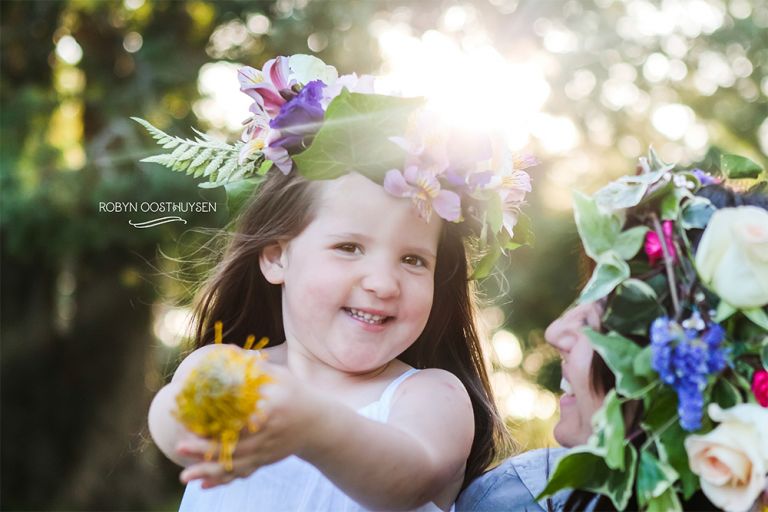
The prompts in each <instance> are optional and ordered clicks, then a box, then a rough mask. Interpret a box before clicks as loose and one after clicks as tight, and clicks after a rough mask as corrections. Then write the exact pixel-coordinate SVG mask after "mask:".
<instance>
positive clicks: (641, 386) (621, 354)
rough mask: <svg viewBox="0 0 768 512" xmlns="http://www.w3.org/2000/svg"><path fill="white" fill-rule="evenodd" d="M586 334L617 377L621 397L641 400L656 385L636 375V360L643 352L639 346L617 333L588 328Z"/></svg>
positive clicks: (617, 388) (617, 386)
mask: <svg viewBox="0 0 768 512" xmlns="http://www.w3.org/2000/svg"><path fill="white" fill-rule="evenodd" d="M584 334H586V335H587V338H589V341H590V342H591V343H592V346H593V347H594V349H595V351H597V353H598V354H600V356H601V357H602V358H603V360H604V361H605V364H607V365H608V368H610V369H611V371H612V372H613V374H614V375H615V376H616V390H617V391H618V392H619V394H620V395H621V396H625V397H627V398H639V397H641V396H643V393H645V392H646V391H647V390H648V389H650V388H651V387H652V386H653V385H654V382H653V381H649V380H648V379H647V378H646V377H643V376H642V375H637V374H635V359H636V358H637V357H638V356H639V355H640V351H641V350H642V348H641V347H640V346H639V345H638V344H636V343H635V342H633V341H632V340H628V339H627V338H625V337H624V336H622V335H620V334H618V333H615V332H611V333H609V334H602V333H599V332H596V331H593V330H592V329H589V328H586V329H584Z"/></svg>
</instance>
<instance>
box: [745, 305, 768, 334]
mask: <svg viewBox="0 0 768 512" xmlns="http://www.w3.org/2000/svg"><path fill="white" fill-rule="evenodd" d="M742 313H744V316H746V317H747V318H749V319H750V320H752V322H754V323H755V324H756V325H758V326H760V327H762V328H763V329H765V330H766V331H768V314H766V312H765V310H764V309H763V308H751V309H744V310H742Z"/></svg>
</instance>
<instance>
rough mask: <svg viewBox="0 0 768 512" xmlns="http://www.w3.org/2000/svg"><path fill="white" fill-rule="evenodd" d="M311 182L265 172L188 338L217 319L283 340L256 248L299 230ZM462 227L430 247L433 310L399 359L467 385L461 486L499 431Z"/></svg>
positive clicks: (310, 200) (202, 335)
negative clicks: (466, 448) (469, 414)
mask: <svg viewBox="0 0 768 512" xmlns="http://www.w3.org/2000/svg"><path fill="white" fill-rule="evenodd" d="M317 196H318V194H317V182H311V181H308V180H306V179H304V178H302V177H300V176H298V175H297V174H296V173H291V174H289V175H287V176H285V175H283V174H282V173H279V172H271V173H269V175H268V177H267V178H266V180H265V182H264V183H263V185H262V186H261V188H260V190H259V191H258V192H257V193H256V194H255V195H254V197H253V198H252V199H251V201H250V203H249V204H248V205H247V206H246V208H245V209H244V211H243V213H242V214H241V215H240V216H239V218H238V219H237V220H236V221H235V228H234V233H233V234H232V235H231V239H230V240H229V242H228V245H227V247H226V248H225V250H224V254H223V256H222V259H221V261H220V262H219V263H218V264H217V265H216V267H215V268H214V270H213V273H212V274H211V276H210V277H209V279H208V280H207V281H206V282H205V283H204V285H203V287H202V288H201V290H200V292H199V293H198V296H197V298H196V300H195V309H194V313H195V345H196V347H200V346H203V345H207V344H209V343H212V342H213V336H214V328H213V325H214V323H215V322H216V321H222V322H223V324H224V329H225V330H224V340H226V341H228V342H230V343H237V344H242V343H243V342H244V341H245V339H246V338H247V336H248V335H250V334H254V335H256V336H258V337H260V336H267V337H268V338H269V340H270V343H269V346H275V345H278V344H280V343H283V341H284V340H285V332H284V330H283V313H282V303H281V294H282V291H281V287H280V286H278V285H273V284H271V283H269V282H268V281H267V280H266V279H265V278H264V276H263V275H262V273H261V269H260V267H259V255H260V254H261V251H262V250H264V249H265V248H266V247H268V246H269V245H271V244H273V243H275V242H277V241H287V240H290V239H292V238H294V237H296V236H298V235H299V234H300V233H301V232H302V231H303V230H304V228H306V226H307V225H309V223H310V222H311V221H312V219H313V218H314V215H315V212H316V208H317ZM463 229H466V228H464V227H462V226H461V225H458V224H453V223H447V222H446V223H445V224H444V226H443V230H442V233H441V236H440V241H439V243H438V249H437V263H436V266H435V288H434V300H433V303H432V310H431V312H430V315H429V319H428V321H427V325H426V327H425V328H424V331H423V332H422V333H421V335H420V336H419V337H418V338H417V339H416V341H415V342H414V343H413V344H412V345H411V346H410V347H409V348H408V349H407V350H405V352H403V353H402V354H401V355H400V356H399V359H400V360H401V361H403V362H405V363H407V364H409V365H411V366H413V367H414V368H441V369H444V370H447V371H449V372H451V373H453V374H454V375H456V376H457V377H458V378H459V379H460V380H461V382H462V383H463V384H464V387H465V388H466V389H467V392H468V393H469V397H470V400H471V401H472V408H473V411H474V419H475V437H474V440H473V443H472V449H471V451H470V455H469V458H468V459H467V468H466V473H465V477H464V486H466V485H467V484H468V483H469V482H471V481H472V480H473V479H475V478H476V477H478V476H479V475H480V474H482V472H483V471H484V470H485V469H486V468H487V467H488V466H489V465H490V464H491V462H492V461H493V460H494V458H495V457H496V455H497V452H498V450H499V448H500V446H499V444H500V443H501V442H502V440H504V439H505V429H504V424H503V422H502V420H501V418H500V416H499V413H498V411H497V409H496V406H495V404H494V401H493V398H492V397H493V395H492V391H491V386H490V382H489V379H488V374H487V371H486V368H485V363H484V358H483V353H482V347H481V344H480V339H479V336H478V332H477V327H476V311H475V306H474V303H475V290H474V286H473V283H472V282H471V281H470V280H469V278H468V275H469V262H468V257H467V249H466V244H465V240H464V235H465V233H464V232H463V231H462V230H463Z"/></svg>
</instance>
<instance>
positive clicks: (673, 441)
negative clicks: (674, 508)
mask: <svg viewBox="0 0 768 512" xmlns="http://www.w3.org/2000/svg"><path fill="white" fill-rule="evenodd" d="M686 437H688V432H686V431H685V430H683V427H681V426H680V422H679V421H675V422H674V423H673V424H672V425H670V426H669V427H668V428H667V429H666V430H665V431H664V432H663V433H662V434H661V443H662V445H663V446H664V451H665V453H666V456H667V461H666V462H668V463H669V465H670V466H672V467H673V468H674V470H675V471H677V474H678V475H680V482H681V483H682V486H683V497H684V498H685V499H688V498H690V497H691V496H692V495H693V493H694V492H696V490H698V489H699V477H698V476H697V475H695V474H694V473H693V472H692V471H691V468H690V465H689V464H688V452H686V451H685V438H686Z"/></svg>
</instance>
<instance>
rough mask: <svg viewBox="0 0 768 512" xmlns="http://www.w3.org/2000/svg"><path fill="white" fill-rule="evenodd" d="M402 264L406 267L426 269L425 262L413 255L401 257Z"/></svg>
mask: <svg viewBox="0 0 768 512" xmlns="http://www.w3.org/2000/svg"><path fill="white" fill-rule="evenodd" d="M403 263H405V264H406V265H411V266H414V267H426V266H427V262H426V261H424V258H421V257H419V256H413V255H409V256H404V257H403Z"/></svg>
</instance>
